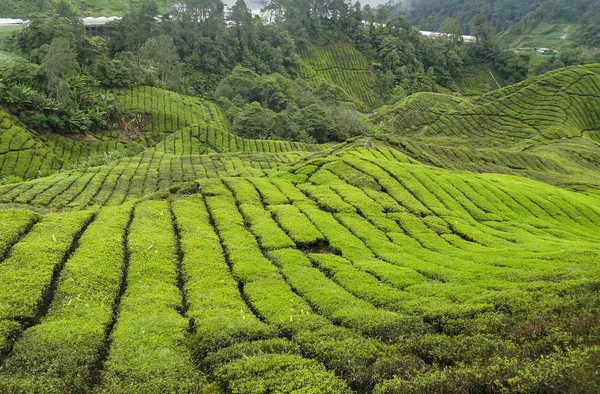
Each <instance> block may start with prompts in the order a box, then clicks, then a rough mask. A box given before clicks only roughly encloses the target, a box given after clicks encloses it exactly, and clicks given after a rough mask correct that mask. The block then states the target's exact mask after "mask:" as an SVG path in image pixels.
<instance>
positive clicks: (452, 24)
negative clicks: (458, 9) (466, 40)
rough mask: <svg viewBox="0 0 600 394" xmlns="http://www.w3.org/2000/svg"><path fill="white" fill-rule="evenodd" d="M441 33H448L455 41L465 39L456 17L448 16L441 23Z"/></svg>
mask: <svg viewBox="0 0 600 394" xmlns="http://www.w3.org/2000/svg"><path fill="white" fill-rule="evenodd" d="M440 33H445V34H448V35H449V37H450V40H451V41H452V42H454V43H459V42H462V41H463V38H462V31H461V29H460V23H458V21H457V20H456V19H454V18H451V17H448V18H446V19H444V20H443V22H442V23H441V24H440Z"/></svg>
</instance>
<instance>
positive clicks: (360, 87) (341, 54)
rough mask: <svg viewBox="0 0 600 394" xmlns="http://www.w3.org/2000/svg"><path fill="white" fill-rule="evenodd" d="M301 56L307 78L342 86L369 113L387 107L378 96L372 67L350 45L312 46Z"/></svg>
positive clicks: (341, 42) (361, 108)
mask: <svg viewBox="0 0 600 394" xmlns="http://www.w3.org/2000/svg"><path fill="white" fill-rule="evenodd" d="M301 56H302V61H301V63H300V74H301V76H302V78H303V79H306V80H309V81H311V82H314V83H319V82H322V81H325V82H328V83H331V84H333V85H336V86H339V87H340V88H342V89H343V90H344V91H345V92H346V94H348V96H349V97H350V99H351V100H352V102H353V103H354V104H356V105H357V106H358V108H359V109H360V110H362V111H365V112H367V111H370V110H373V109H375V108H378V107H380V106H381V105H382V104H383V100H382V98H381V97H380V96H379V94H378V93H377V77H376V75H375V73H374V72H373V70H372V69H371V65H370V64H369V62H368V61H367V59H366V58H365V57H364V56H363V55H362V54H361V53H360V52H359V51H358V50H357V49H356V48H355V47H354V46H353V45H352V44H351V43H350V42H344V41H331V42H329V43H327V44H326V45H324V46H320V45H310V46H308V48H307V49H306V50H305V51H304V52H302V53H301Z"/></svg>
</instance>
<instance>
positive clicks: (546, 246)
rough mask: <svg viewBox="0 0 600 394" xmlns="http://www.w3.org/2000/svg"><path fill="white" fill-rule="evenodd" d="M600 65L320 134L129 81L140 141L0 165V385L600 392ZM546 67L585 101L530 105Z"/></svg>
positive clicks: (430, 99) (422, 104)
mask: <svg viewBox="0 0 600 394" xmlns="http://www.w3.org/2000/svg"><path fill="white" fill-rule="evenodd" d="M595 70H596V68H595V67H593V66H590V67H584V68H579V69H568V70H567V71H564V74H565V75H566V76H569V75H574V74H577V75H582V76H581V78H582V81H579V82H578V80H577V78H575V77H574V79H566V78H567V77H566V76H562V75H560V74H558V73H554V74H549V75H547V76H545V77H543V78H542V79H539V80H537V81H535V82H534V83H532V84H522V85H519V86H516V87H509V88H505V89H503V90H500V91H498V92H496V93H493V94H491V95H488V96H485V97H483V98H482V99H480V100H476V101H471V100H465V99H460V98H457V97H452V96H441V95H436V94H418V95H414V96H411V97H409V98H408V99H406V100H404V101H403V102H401V103H400V104H398V105H397V106H396V107H394V108H387V109H383V110H381V111H378V114H377V115H376V116H375V120H376V121H379V122H386V124H387V127H388V128H390V129H392V128H393V130H394V131H395V133H394V134H392V135H383V136H377V137H368V136H363V137H359V138H355V139H353V140H349V141H347V142H346V143H344V144H339V145H326V146H318V145H306V144H298V143H289V142H283V141H263V140H248V139H243V138H240V137H238V136H235V135H233V134H231V133H230V132H229V131H228V125H227V124H226V122H224V121H223V118H222V115H221V113H220V110H219V109H218V108H217V107H216V106H214V105H212V104H211V103H208V102H204V101H197V100H195V99H186V100H185V101H181V100H179V97H178V96H173V95H171V94H169V93H163V92H161V91H156V92H152V91H151V90H150V92H151V93H148V90H149V88H148V89H139V90H136V91H134V92H133V93H131V92H130V93H128V94H127V95H125V94H123V97H122V98H121V100H122V102H123V103H129V104H127V106H128V108H130V112H132V113H134V115H135V116H137V115H140V116H142V118H144V119H145V122H146V123H145V127H146V128H145V130H149V131H148V134H143V135H133V137H134V138H133V141H134V142H131V141H129V142H123V143H124V144H125V145H127V144H129V143H136V144H138V145H148V147H147V148H146V149H145V150H143V152H141V153H140V154H138V155H134V156H132V157H125V158H121V159H118V160H114V161H110V162H109V163H108V164H105V165H102V166H97V167H89V168H80V169H77V170H70V171H62V172H59V173H57V174H54V175H51V176H47V177H44V178H40V179H36V180H32V181H28V182H21V183H17V184H12V185H7V186H3V187H0V392H2V393H24V392H41V393H65V392H72V393H81V392H85V393H133V392H135V393H156V392H169V393H175V392H182V393H183V392H185V393H288V392H306V393H350V392H358V393H367V392H374V393H465V392H486V393H513V392H518V393H535V392H550V393H562V392H573V390H574V391H575V392H585V393H587V392H590V393H592V392H597V391H598V389H600V379H599V378H598V374H597V368H598V366H599V365H600V341H599V339H598V326H599V324H598V323H599V322H600V297H599V294H598V292H599V291H600V266H599V264H598V263H599V262H600V194H599V192H600V185H598V179H600V176H599V172H600V168H598V167H599V166H600V157H599V156H598V155H599V153H598V152H600V146H598V145H597V142H595V141H596V131H597V129H594V125H595V123H594V122H595V121H596V120H597V119H598V116H599V114H600V112H599V111H600V109H599V108H600V107H596V106H594V104H593V103H595V101H594V100H596V98H595V97H596V96H595V93H593V91H592V92H591V93H590V90H588V91H581V90H578V89H583V88H586V89H591V88H593V86H594V85H593V83H595V82H594V81H595V77H594V75H597V74H596V71H595ZM563 79H564V80H568V81H571V82H574V83H569V85H570V86H568V87H567V86H566V85H565V89H562V90H561V89H558V82H557V83H556V84H555V85H552V84H550V83H548V82H545V81H558V80H563ZM580 82H582V83H580ZM583 82H584V83H583ZM538 90H539V91H542V92H544V91H547V92H552V93H554V96H550V95H549V97H555V96H557V97H558V98H553V99H549V100H554V101H552V102H553V103H557V102H559V101H558V99H561V100H562V99H564V100H565V102H566V101H568V102H569V103H572V104H573V105H571V106H567V107H565V108H564V114H565V116H564V117H563V118H558V117H556V114H555V112H556V111H555V112H553V114H554V115H548V118H543V119H546V120H545V121H544V122H547V123H544V122H538V123H536V122H533V121H530V119H533V118H530V117H529V116H530V115H528V114H536V113H537V112H535V109H536V106H535V105H533V103H532V104H531V105H530V106H528V107H525V105H526V104H525V103H527V102H528V101H527V100H526V99H521V101H519V100H517V99H518V98H519V97H529V96H527V95H529V94H531V97H533V98H532V100H533V99H534V98H535V97H536V96H535V94H534V93H531V91H533V92H535V91H538ZM571 92H580V93H577V94H572V93H571ZM154 93H156V94H154ZM125 97H131V98H134V97H135V99H132V100H130V101H127V100H129V99H128V98H125ZM144 97H145V98H148V97H150V100H149V101H145V102H144V101H141V102H139V101H136V100H138V98H144ZM537 97H538V101H539V102H540V103H542V104H543V103H544V102H545V101H544V100H542V99H540V97H542V96H541V95H540V96H537ZM543 97H546V96H543ZM584 97H585V98H584ZM586 100H587V101H586ZM521 102H522V103H521ZM157 103H160V104H157ZM514 103H521V104H518V105H517V104H514ZM582 103H584V104H582ZM585 103H587V104H585ZM501 104H502V105H501ZM511 105H514V106H515V108H517V107H518V109H515V110H514V115H512V116H513V118H514V120H511V121H514V122H515V124H519V125H521V126H519V127H522V128H523V129H524V130H525V131H523V132H522V135H521V134H513V132H512V131H510V130H508V129H507V130H505V129H503V128H502V127H504V126H503V125H504V123H500V121H498V119H500V120H502V121H505V120H506V119H505V118H508V117H507V116H506V115H504V114H507V113H509V109H508V108H509V107H511ZM556 105H557V106H559V104H556ZM560 105H562V104H560ZM581 105H589V106H588V107H585V106H583V107H581V108H584V109H585V110H583V109H582V110H581V111H579V112H578V110H577V109H576V108H577V106H581ZM549 106H550V105H549ZM193 108H195V109H193ZM493 108H496V112H492V109H493ZM498 108H500V109H502V111H503V112H500V109H498ZM537 108H540V109H543V108H544V106H543V105H540V106H539V107H537ZM561 108H562V107H561ZM485 111H489V114H490V115H489V119H487V118H485V114H486V113H487V112H485ZM528 111H529V112H528ZM467 114H477V115H467ZM578 114H579V115H578ZM469 116H473V117H475V116H478V118H477V119H478V120H477V124H476V125H474V124H472V123H471V122H470V121H465V120H464V119H466V118H468V117H469ZM531 116H533V115H531ZM551 116H555V117H554V118H551ZM513 118H511V119H513ZM442 119H444V121H442ZM449 119H451V121H450V120H449ZM458 119H460V121H459V120H458ZM486 119H487V120H486ZM551 119H555V120H557V119H558V121H557V122H555V123H554V126H551V122H550V120H551ZM444 122H450V123H444ZM461 122H465V123H461ZM493 122H497V123H493ZM507 122H508V121H507ZM518 122H520V123H518ZM527 122H530V123H531V124H530V123H527ZM436 124H437V125H439V126H438V128H434V127H433V125H436ZM494 124H495V125H496V126H492V125H494ZM444 125H450V126H451V127H453V129H452V130H451V131H448V130H446V129H445V127H446V126H444ZM523 125H527V126H528V127H529V128H528V129H526V128H525V126H523ZM476 126H480V127H481V129H477V128H476ZM153 127H154V128H153ZM469 127H470V128H469ZM549 127H554V129H555V130H556V131H555V134H549V133H547V132H546V131H547V129H548V128H549ZM563 128H564V129H566V130H567V131H564V130H563ZM152 130H154V132H153V131H152ZM435 130H437V132H434V131H435ZM471 130H480V131H479V134H478V135H477V136H473V135H472V134H470V133H472V131H471ZM576 130H580V133H579V134H576ZM120 132H121V131H120V130H117V131H115V136H118V133H120ZM534 132H536V133H534ZM485 133H489V134H490V136H489V138H486V137H485ZM514 133H516V131H515V132H514ZM528 133H530V134H528ZM561 133H562V134H561ZM565 133H571V135H573V136H572V137H571V138H567V139H562V137H558V138H557V137H556V136H562V135H566V134H565ZM502 135H505V139H504V140H503V139H502V138H504V137H502V138H501V136H502ZM519 135H521V137H519ZM519 138H520V139H519ZM159 140H160V141H159ZM106 141H109V138H108V137H107V139H106ZM480 141H481V142H480ZM502 141H504V143H502ZM48 146H49V145H48ZM583 148H585V149H583ZM53 152H56V150H54V151H53ZM51 154H55V153H51ZM517 175H518V176H517ZM531 178H534V179H531ZM535 179H542V180H544V182H541V181H540V180H535ZM557 185H559V186H563V187H558V186H557ZM578 186H579V187H581V188H582V189H583V190H584V191H585V193H582V192H577V191H573V190H568V189H578Z"/></svg>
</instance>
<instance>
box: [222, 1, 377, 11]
mask: <svg viewBox="0 0 600 394" xmlns="http://www.w3.org/2000/svg"><path fill="white" fill-rule="evenodd" d="M245 1H246V5H247V6H248V7H249V8H250V9H253V10H259V9H261V8H263V7H264V6H265V5H267V4H269V3H270V1H269V0H245ZM355 2H356V0H352V4H354V3H355ZM387 2H388V0H360V4H361V5H363V6H364V5H366V4H370V5H371V7H376V6H378V5H380V4H386V3H387ZM223 3H225V5H226V6H228V7H231V6H232V5H234V4H235V0H224V1H223Z"/></svg>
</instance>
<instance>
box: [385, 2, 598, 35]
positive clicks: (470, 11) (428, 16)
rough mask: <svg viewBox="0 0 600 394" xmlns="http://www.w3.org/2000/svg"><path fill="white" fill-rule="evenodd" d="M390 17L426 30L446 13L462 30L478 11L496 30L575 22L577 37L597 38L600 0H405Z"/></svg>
mask: <svg viewBox="0 0 600 394" xmlns="http://www.w3.org/2000/svg"><path fill="white" fill-rule="evenodd" d="M390 14H391V17H392V18H394V17H398V16H400V15H404V16H405V17H406V18H407V19H408V20H409V21H410V22H411V23H413V24H414V25H416V26H418V27H419V28H421V29H425V30H435V29H438V28H439V26H440V24H441V23H442V21H443V20H444V19H445V18H446V17H452V18H455V19H457V20H458V21H459V22H460V24H461V27H462V29H463V31H464V32H467V33H468V32H469V22H470V21H471V19H472V18H473V17H474V16H475V15H477V14H483V15H485V16H487V17H488V20H489V21H490V23H491V24H492V25H493V26H494V27H495V28H496V30H497V31H499V32H500V31H506V30H509V29H510V30H511V31H512V34H513V35H516V36H518V35H520V34H523V33H525V32H526V31H529V30H531V29H532V28H534V27H535V26H536V25H537V24H538V23H576V24H580V25H581V26H582V28H581V30H580V32H579V40H580V41H581V42H584V43H586V44H588V45H594V44H597V43H599V42H600V3H599V2H598V1H596V0H573V1H562V0H531V1H521V0H498V1H494V2H489V1H485V0H406V1H401V2H399V3H398V4H396V5H394V6H392V7H391V13H390Z"/></svg>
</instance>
